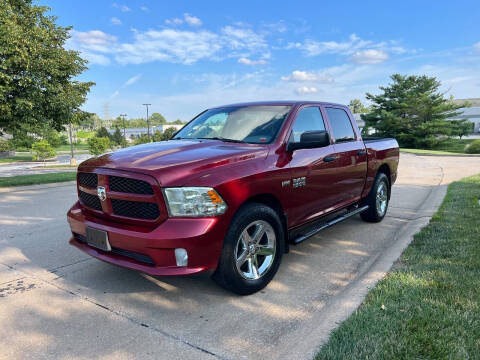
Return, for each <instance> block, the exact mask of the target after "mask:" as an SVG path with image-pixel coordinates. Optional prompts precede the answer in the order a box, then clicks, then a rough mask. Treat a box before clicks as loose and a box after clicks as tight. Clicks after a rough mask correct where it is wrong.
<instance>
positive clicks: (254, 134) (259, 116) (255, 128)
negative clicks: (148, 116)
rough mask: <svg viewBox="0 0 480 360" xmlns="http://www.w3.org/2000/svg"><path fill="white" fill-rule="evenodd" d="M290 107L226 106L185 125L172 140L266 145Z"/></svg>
mask: <svg viewBox="0 0 480 360" xmlns="http://www.w3.org/2000/svg"><path fill="white" fill-rule="evenodd" d="M290 108H291V107H290V106H279V105H273V106H261V105H255V106H229V107H223V108H216V109H211V110H207V111H205V112H204V113H202V114H200V115H199V116H198V117H196V118H195V119H193V120H192V121H191V122H190V123H188V124H187V125H185V127H183V129H182V130H180V131H179V132H178V133H177V134H176V135H175V137H174V139H217V140H223V141H235V142H246V143H251V144H268V143H270V142H272V141H273V140H274V139H275V137H276V135H277V132H278V130H279V129H280V127H281V126H282V124H283V121H284V120H285V118H286V117H287V115H288V112H289V111H290Z"/></svg>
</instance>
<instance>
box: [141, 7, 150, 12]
mask: <svg viewBox="0 0 480 360" xmlns="http://www.w3.org/2000/svg"><path fill="white" fill-rule="evenodd" d="M140 10H142V11H145V12H148V8H147V7H146V6H140Z"/></svg>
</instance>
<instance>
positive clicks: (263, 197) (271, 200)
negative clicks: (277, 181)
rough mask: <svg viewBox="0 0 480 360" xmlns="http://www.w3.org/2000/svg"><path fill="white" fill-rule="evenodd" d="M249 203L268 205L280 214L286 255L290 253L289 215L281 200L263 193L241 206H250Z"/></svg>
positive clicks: (250, 198)
mask: <svg viewBox="0 0 480 360" xmlns="http://www.w3.org/2000/svg"><path fill="white" fill-rule="evenodd" d="M249 203H259V204H263V205H266V206H268V207H270V208H272V209H273V210H274V211H275V212H276V213H277V214H278V217H279V218H280V221H281V222H282V226H283V235H284V239H283V241H284V244H285V253H288V251H289V249H290V248H289V242H288V225H287V224H288V222H287V214H286V213H285V211H284V209H283V206H282V203H281V202H280V200H279V199H278V198H277V197H276V196H275V195H273V194H271V193H261V194H255V195H253V196H251V197H249V198H248V199H246V200H245V201H244V202H243V203H242V205H241V206H244V205H245V204H249Z"/></svg>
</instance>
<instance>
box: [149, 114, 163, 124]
mask: <svg viewBox="0 0 480 360" xmlns="http://www.w3.org/2000/svg"><path fill="white" fill-rule="evenodd" d="M149 120H150V125H161V124H166V123H167V120H165V118H164V117H163V115H162V114H160V113H157V112H154V113H152V115H151V116H150V118H149Z"/></svg>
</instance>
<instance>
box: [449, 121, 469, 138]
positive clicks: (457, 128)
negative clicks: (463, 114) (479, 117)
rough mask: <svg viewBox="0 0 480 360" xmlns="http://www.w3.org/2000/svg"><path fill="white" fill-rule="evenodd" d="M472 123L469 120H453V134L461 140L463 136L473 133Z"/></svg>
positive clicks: (451, 123)
mask: <svg viewBox="0 0 480 360" xmlns="http://www.w3.org/2000/svg"><path fill="white" fill-rule="evenodd" d="M472 125H473V124H472V123H471V122H470V121H468V120H467V119H461V120H451V121H450V126H451V134H452V135H453V136H458V137H459V138H460V139H461V138H462V136H465V135H468V134H470V133H471V132H472Z"/></svg>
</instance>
